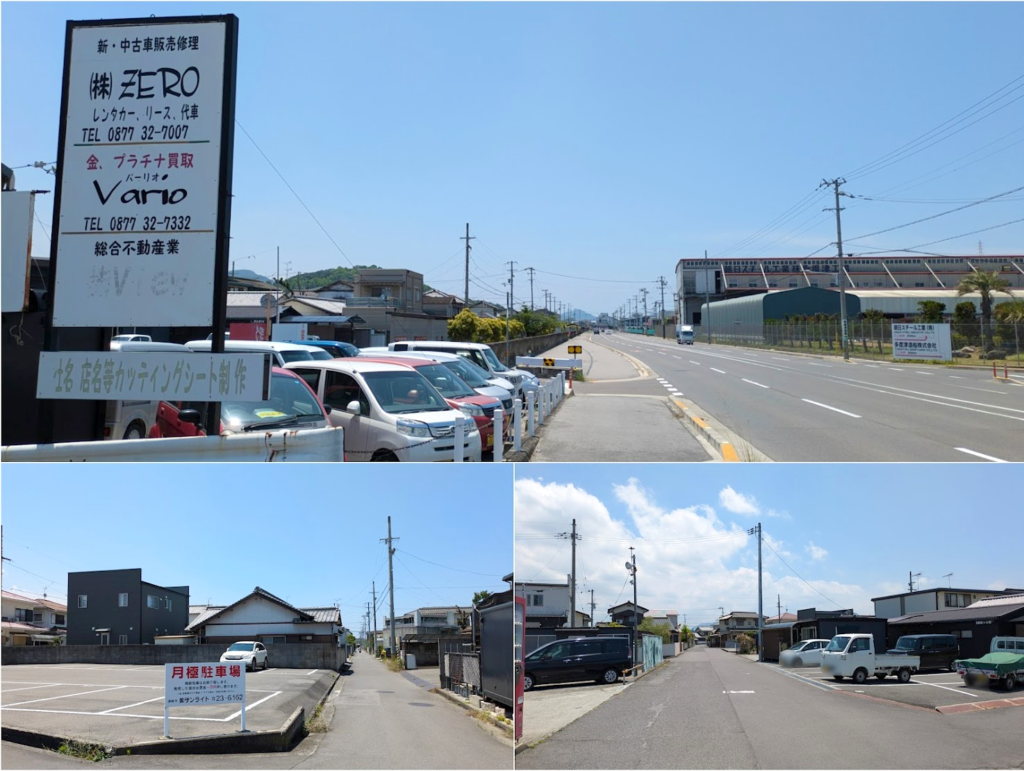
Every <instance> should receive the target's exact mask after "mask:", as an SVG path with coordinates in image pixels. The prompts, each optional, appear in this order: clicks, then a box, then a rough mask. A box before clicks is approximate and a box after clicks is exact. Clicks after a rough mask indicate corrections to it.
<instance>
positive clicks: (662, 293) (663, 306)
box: [658, 276, 666, 340]
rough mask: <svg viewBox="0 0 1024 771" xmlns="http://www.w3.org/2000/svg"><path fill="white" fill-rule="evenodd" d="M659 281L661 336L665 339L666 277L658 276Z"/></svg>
mask: <svg viewBox="0 0 1024 771" xmlns="http://www.w3.org/2000/svg"><path fill="white" fill-rule="evenodd" d="M658 283H659V284H660V285H661V338H662V340H664V339H665V283H666V282H665V277H664V276H658Z"/></svg>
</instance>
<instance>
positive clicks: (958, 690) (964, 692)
mask: <svg viewBox="0 0 1024 771" xmlns="http://www.w3.org/2000/svg"><path fill="white" fill-rule="evenodd" d="M910 682H911V683H914V684H915V685H930V686H931V687H932V688H941V689H942V690H944V691H953V693H959V694H961V695H963V696H969V697H970V698H972V699H977V698H978V696H977V695H976V694H973V693H968V692H967V691H965V690H964V689H963V688H947V687H946V686H944V685H938V684H936V683H926V682H924V681H923V680H911V681H910Z"/></svg>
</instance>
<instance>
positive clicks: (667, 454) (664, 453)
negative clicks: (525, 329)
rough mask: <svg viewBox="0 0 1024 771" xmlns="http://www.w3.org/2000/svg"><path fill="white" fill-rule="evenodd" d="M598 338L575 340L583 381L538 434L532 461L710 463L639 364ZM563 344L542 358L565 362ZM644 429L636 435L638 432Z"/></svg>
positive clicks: (586, 336)
mask: <svg viewBox="0 0 1024 771" xmlns="http://www.w3.org/2000/svg"><path fill="white" fill-rule="evenodd" d="M600 338H601V336H600V335H593V334H584V335H580V336H579V337H575V338H573V339H572V340H571V341H570V342H571V344H573V345H581V346H582V347H583V353H582V354H581V355H579V356H578V358H581V359H582V360H583V376H584V380H583V381H582V382H579V381H577V382H576V383H574V385H573V396H572V398H570V399H566V400H565V401H564V402H563V403H562V404H561V406H560V407H559V408H558V411H557V412H556V413H555V414H554V415H553V416H552V417H551V418H549V419H548V420H546V421H545V423H544V426H543V427H541V428H540V430H539V440H538V442H537V448H536V450H535V451H534V453H533V456H532V458H531V460H532V461H533V462H616V461H623V460H629V461H676V462H683V461H689V462H703V461H708V460H712V459H714V458H713V457H712V455H711V454H710V452H709V451H708V450H707V449H705V447H704V445H702V444H701V442H700V441H698V440H697V439H696V437H694V435H693V434H691V433H690V431H688V430H687V428H686V427H685V426H684V425H683V423H682V422H681V420H680V410H679V409H678V407H676V406H675V405H674V404H673V403H672V401H671V399H670V398H669V395H668V393H667V392H666V390H665V388H664V386H662V385H661V384H660V383H659V382H658V381H657V380H656V379H655V377H654V375H653V374H652V373H651V372H650V371H649V370H648V369H647V368H646V367H645V366H644V365H643V363H641V362H640V361H638V360H636V359H634V358H632V357H630V356H628V355H626V354H623V353H620V352H619V351H615V350H612V349H611V348H609V347H608V346H606V345H604V344H603V341H602V340H601V339H600ZM566 348H567V345H560V346H558V347H556V348H553V349H552V350H550V351H547V352H545V353H544V354H542V355H543V356H545V357H554V358H565V357H566V356H568V353H567V350H566ZM638 426H643V427H644V430H643V431H642V432H641V431H638V430H637V427H638Z"/></svg>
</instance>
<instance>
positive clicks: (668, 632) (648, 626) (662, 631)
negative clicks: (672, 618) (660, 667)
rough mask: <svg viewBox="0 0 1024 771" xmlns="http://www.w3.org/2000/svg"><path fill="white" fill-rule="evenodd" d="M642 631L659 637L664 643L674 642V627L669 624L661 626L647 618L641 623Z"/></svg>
mask: <svg viewBox="0 0 1024 771" xmlns="http://www.w3.org/2000/svg"><path fill="white" fill-rule="evenodd" d="M640 631H641V632H646V633H647V634H656V635H658V636H659V637H661V641H662V642H663V643H668V642H672V627H670V626H669V625H668V624H659V623H657V622H656V621H654V620H652V619H649V618H645V619H644V620H643V621H641V622H640Z"/></svg>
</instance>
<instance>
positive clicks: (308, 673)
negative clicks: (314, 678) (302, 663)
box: [306, 669, 320, 675]
mask: <svg viewBox="0 0 1024 771" xmlns="http://www.w3.org/2000/svg"><path fill="white" fill-rule="evenodd" d="M319 671H320V670H319V669H314V670H313V671H312V672H307V673H306V674H307V675H315V674H316V673H317V672H319Z"/></svg>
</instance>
